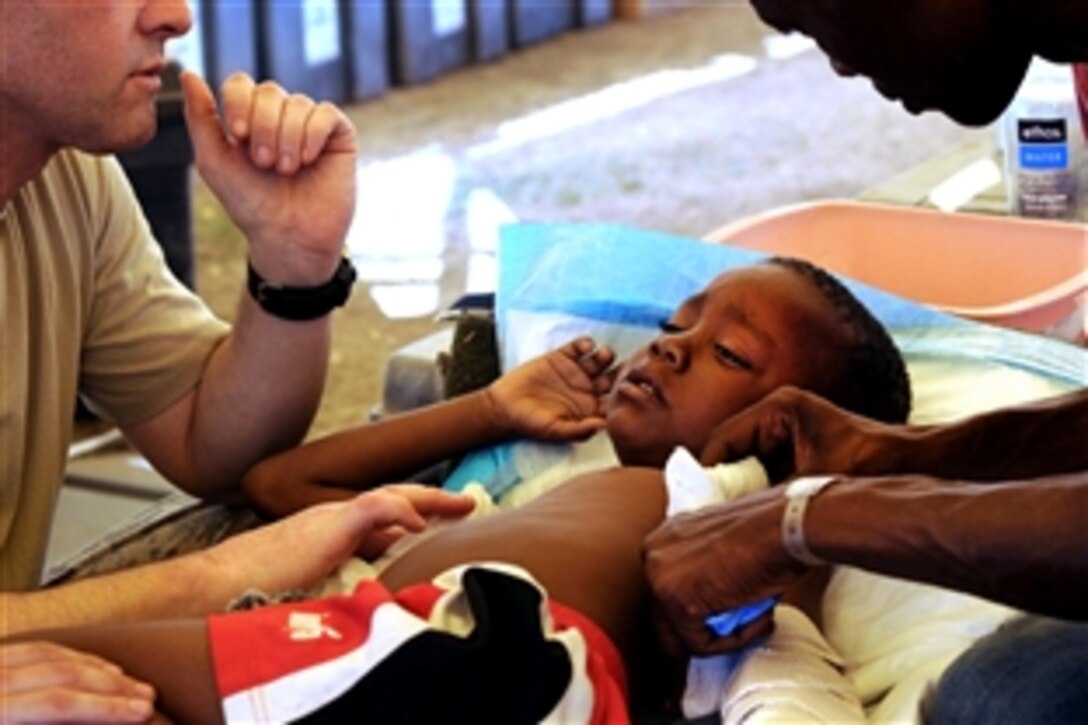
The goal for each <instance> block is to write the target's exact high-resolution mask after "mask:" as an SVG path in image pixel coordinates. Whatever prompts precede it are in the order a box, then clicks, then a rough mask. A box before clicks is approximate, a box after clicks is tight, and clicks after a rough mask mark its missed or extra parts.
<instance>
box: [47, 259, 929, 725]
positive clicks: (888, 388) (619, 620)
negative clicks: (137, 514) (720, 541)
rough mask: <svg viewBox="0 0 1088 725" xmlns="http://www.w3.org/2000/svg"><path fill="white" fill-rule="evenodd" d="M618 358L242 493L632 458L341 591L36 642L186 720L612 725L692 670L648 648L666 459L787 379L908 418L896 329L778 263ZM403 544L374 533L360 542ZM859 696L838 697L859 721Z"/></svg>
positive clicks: (346, 450)
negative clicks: (584, 441) (103, 667)
mask: <svg viewBox="0 0 1088 725" xmlns="http://www.w3.org/2000/svg"><path fill="white" fill-rule="evenodd" d="M611 362H612V361H611V355H610V353H609V352H608V351H606V350H596V349H594V347H593V345H592V343H589V342H586V341H580V342H576V343H572V344H571V345H569V346H567V347H565V348H563V349H562V350H560V351H557V352H554V353H551V354H549V355H547V356H544V357H543V358H540V359H538V360H536V361H533V362H530V363H528V364H527V365H526V366H523V368H519V369H518V370H516V371H514V372H512V373H511V374H510V375H508V376H506V377H505V378H503V379H500V380H499V381H496V382H495V383H493V384H492V385H491V386H489V388H488V389H487V390H485V391H482V392H479V393H473V394H470V395H467V396H464V397H463V398H462V399H455V400H452V401H448V402H446V403H442V404H439V405H437V406H434V407H433V408H430V409H427V410H425V411H420V412H417V413H411V414H407V415H405V416H402V417H398V418H393V419H390V420H388V421H383V422H382V423H379V424H376V425H373V426H366V427H362V428H358V429H354V430H352V431H346V432H344V433H340V434H336V435H334V436H331V437H329V438H327V439H324V440H321V441H316V442H314V443H312V444H308V445H306V446H303V447H302V448H299V449H297V450H295V451H291V452H288V453H286V454H282V455H281V456H278V457H276V458H274V459H272V460H271V461H270V462H269V463H268V464H266V465H264V466H262V467H260V468H258V469H257V471H256V472H255V473H254V474H253V476H252V477H250V479H249V481H247V485H248V488H249V490H250V491H251V492H252V493H254V495H255V496H256V498H257V500H258V501H259V502H261V503H262V504H264V508H265V509H266V510H268V511H271V512H273V513H287V512H289V511H292V510H295V509H297V508H301V507H304V506H307V505H310V504H313V503H318V502H321V501H327V500H329V499H336V498H344V497H347V496H349V495H354V493H355V491H357V490H358V489H366V488H372V487H374V486H375V485H378V484H379V483H380V482H382V481H390V480H397V479H398V478H400V477H404V476H407V475H410V472H411V471H415V470H420V469H421V468H423V467H425V466H426V465H428V464H429V463H431V462H434V461H438V460H442V459H445V458H448V457H449V456H451V455H457V454H459V453H462V452H464V451H465V450H466V449H468V448H471V447H473V446H479V445H485V444H488V443H493V442H496V441H498V440H501V439H504V438H506V437H510V436H515V435H531V436H534V437H538V438H550V439H553V440H555V439H558V440H563V439H571V438H576V437H582V436H585V435H588V434H589V433H592V432H593V431H594V430H596V429H597V428H599V427H601V426H602V425H603V426H605V427H606V429H607V431H608V435H609V437H610V439H611V441H612V444H613V446H614V447H615V450H616V453H617V455H618V457H619V460H620V462H621V464H622V466H621V467H617V468H613V469H610V470H604V471H599V472H595V473H589V474H585V475H582V476H579V477H577V478H575V479H573V480H571V481H569V482H568V483H566V484H564V485H562V486H559V487H557V488H555V489H554V490H552V491H550V492H548V493H547V494H545V495H542V496H540V497H539V498H537V499H535V500H533V501H531V502H529V503H528V504H526V505H524V506H522V507H520V508H517V509H513V510H509V511H501V512H498V513H496V514H494V515H491V516H487V517H482V518H474V519H470V520H467V521H464V522H461V523H459V524H456V525H453V526H450V527H447V528H445V529H444V530H442V531H440V532H438V533H436V534H434V535H433V536H431V537H429V538H426V539H425V540H424V541H422V542H421V543H419V544H418V545H416V546H414V547H413V548H411V549H409V550H408V551H406V552H405V553H404V554H403V555H402V556H400V557H399V558H397V559H396V560H395V561H394V562H393V563H392V564H390V565H389V566H388V567H386V568H385V569H384V570H383V571H382V572H381V575H380V577H379V578H378V579H377V580H373V581H363V582H361V583H360V584H359V586H358V587H357V588H356V590H355V591H354V592H353V593H351V594H349V595H341V596H334V597H326V598H321V599H317V600H312V601H306V602H291V603H285V604H279V605H273V606H269V607H265V608H262V609H257V610H252V611H244V612H235V613H228V614H223V615H217V616H213V617H210V618H208V619H201V620H190V621H171V622H147V623H139V624H121V625H115V626H110V627H96V628H85V629H71V630H64V631H55V632H49V633H47V635H46V636H47V638H48V639H52V640H54V641H56V642H58V643H61V644H65V645H68V646H71V647H75V648H77V649H82V650H85V651H89V652H92V653H96V654H100V655H103V656H105V657H106V658H108V659H110V660H112V661H114V662H116V663H118V664H119V665H120V666H122V667H123V668H124V669H125V670H126V671H127V672H129V673H130V674H132V675H133V676H135V677H138V678H141V679H143V680H144V681H146V682H150V683H152V684H153V685H154V686H155V687H156V688H157V691H158V696H159V699H158V704H159V706H160V708H161V709H162V711H163V712H164V713H165V714H167V715H168V716H170V717H173V718H175V719H177V720H180V721H185V722H201V723H204V722H217V721H224V720H227V721H252V720H254V719H258V720H315V721H316V720H327V721H329V722H336V721H339V720H341V719H342V718H343V717H345V716H346V715H348V714H350V715H351V717H352V718H355V719H360V720H365V719H366V718H374V719H376V720H377V721H380V722H386V721H390V720H393V721H397V720H400V721H406V722H407V721H412V722H431V721H442V720H446V721H451V722H452V721H471V722H476V721H488V720H493V721H499V722H522V721H524V722H533V721H539V720H553V721H562V722H576V721H586V722H589V721H595V722H616V721H624V720H627V719H628V713H629V712H630V711H631V709H632V708H634V709H635V710H636V711H639V710H642V709H645V708H651V709H657V710H659V709H660V707H661V703H662V702H664V701H665V700H667V699H669V698H670V697H672V696H674V695H675V692H676V691H677V690H678V687H679V686H680V685H681V684H682V676H683V671H682V668H677V667H675V666H674V665H675V663H672V662H670V661H669V659H668V658H666V657H664V656H663V654H662V652H661V651H659V649H658V648H657V646H656V644H655V641H656V638H655V637H654V629H653V627H654V624H653V621H652V618H651V612H650V602H649V598H648V592H647V588H646V585H645V583H644V580H643V575H642V562H641V544H642V540H643V538H644V537H645V536H646V535H647V534H648V533H649V532H650V531H652V530H653V529H654V528H655V527H656V526H657V525H658V524H659V523H660V522H661V520H662V518H663V517H664V515H665V512H666V506H667V503H668V494H667V491H666V486H665V483H664V476H663V473H662V468H663V466H664V465H665V463H666V460H667V458H668V457H669V455H670V454H671V453H672V452H673V450H674V449H675V448H676V447H677V446H683V447H685V448H687V449H688V450H692V451H699V450H701V449H702V446H703V444H704V443H705V442H706V440H707V438H708V437H709V435H710V433H711V431H712V430H713V428H714V427H715V426H716V425H717V424H718V423H719V422H721V421H722V420H724V419H725V418H727V417H729V416H731V415H733V414H735V413H737V412H739V411H740V410H742V409H744V408H745V407H747V406H748V405H751V404H752V403H753V402H755V401H756V400H758V399H760V398H761V397H763V396H764V395H766V394H767V393H769V392H771V391H772V390H775V389H776V388H778V387H780V386H782V385H794V386H797V387H802V388H806V389H810V390H813V391H814V392H817V393H819V394H821V395H823V396H824V397H826V398H828V399H830V400H832V401H834V402H836V403H837V404H838V405H840V406H842V407H846V408H849V409H852V410H854V411H855V412H858V413H861V414H865V415H870V416H872V417H877V418H880V419H882V420H885V421H890V422H901V421H903V420H905V419H906V417H907V413H908V408H909V399H910V391H909V382H908V380H907V376H906V372H905V368H904V365H903V362H902V360H901V358H900V357H899V354H898V351H897V350H896V349H895V347H894V345H893V343H892V342H891V340H890V338H889V337H888V335H887V334H886V332H885V331H884V330H883V328H881V326H880V325H879V323H877V322H876V321H875V320H874V319H873V318H872V317H871V315H869V313H868V312H867V311H866V310H865V309H864V308H863V307H862V306H861V305H860V304H859V303H858V302H857V301H856V300H855V299H854V298H853V297H852V296H851V295H850V294H849V293H848V292H847V291H846V290H845V289H844V288H843V287H842V286H841V285H840V284H838V283H837V282H836V281H835V280H834V279H833V278H831V277H830V276H828V275H826V274H825V273H824V272H822V271H821V270H819V269H817V268H815V267H813V266H812V265H809V264H807V263H804V262H800V261H796V260H785V259H774V260H770V261H768V262H765V263H761V264H757V265H753V266H750V267H745V268H742V269H738V270H734V271H731V272H728V273H726V274H723V275H721V276H720V277H718V278H717V279H715V280H714V281H713V282H712V283H711V284H710V285H709V286H708V287H707V288H706V289H705V290H704V291H703V292H701V293H700V294H697V295H695V296H694V297H692V298H690V299H689V300H687V301H686V302H684V303H683V304H682V305H681V306H680V307H679V308H678V309H677V310H676V312H675V314H674V315H673V316H672V317H671V319H670V320H669V321H668V323H666V324H665V325H664V326H663V331H662V334H661V335H659V336H658V337H657V338H656V339H654V340H653V341H652V342H650V343H649V344H648V345H647V346H646V347H645V348H643V349H642V350H640V351H638V352H637V353H636V354H634V355H633V356H632V357H631V358H630V359H628V360H627V361H626V362H625V363H624V364H623V365H621V366H620V368H619V370H618V371H612V370H611ZM613 379H614V383H613ZM606 391H609V392H608V393H607V396H606V398H605V400H604V402H603V403H602V402H601V400H600V397H601V395H602V394H603V393H605V392H606ZM405 460H407V462H405ZM287 471H291V472H292V473H301V478H302V480H303V482H302V483H289V480H290V479H289V477H288V476H287V474H286V472H287ZM393 490H394V491H395V490H396V489H395V488H394V489H393ZM386 533H387V534H389V535H388V536H386V535H383V534H386ZM397 533H398V532H397V531H391V532H377V534H378V535H377V536H375V537H372V542H371V543H372V544H374V546H373V547H372V548H371V549H370V550H369V551H368V552H366V553H368V554H370V555H376V554H379V553H380V552H381V550H383V549H384V547H385V546H386V545H387V544H388V543H389V541H390V540H391V538H393V537H395V536H396V534H397ZM780 609H781V611H780V612H779V613H778V614H777V615H776V616H777V617H778V618H779V619H780V620H782V626H781V629H780V631H779V632H778V633H777V634H775V635H772V638H771V640H770V642H769V644H770V645H774V644H775V642H776V641H785V640H788V639H789V638H790V637H793V638H795V639H796V640H797V641H803V642H805V643H809V642H817V644H812V645H811V646H810V645H809V644H804V645H803V648H807V650H806V651H807V653H808V654H809V655H810V656H811V657H813V658H814V659H815V661H816V662H817V666H818V667H819V666H822V667H824V668H827V667H828V665H827V664H826V662H825V660H826V658H829V657H830V656H831V655H830V654H828V653H826V652H824V651H823V650H822V649H820V647H819V644H818V640H819V638H818V636H815V633H814V632H810V630H811V629H812V625H811V624H810V623H808V622H807V621H806V620H805V619H804V618H803V617H802V616H801V615H800V614H799V613H798V612H797V611H796V610H793V609H786V608H780ZM768 629H769V621H768ZM810 635H812V636H810ZM27 638H29V637H27ZM34 638H37V639H41V638H42V635H40V634H39V635H37V636H35V637H34ZM763 649H764V650H765V651H771V650H773V649H774V647H773V646H769V647H766V648H763ZM848 695H849V693H846V694H845V695H844V694H843V693H841V692H839V691H838V690H835V691H834V693H833V699H835V700H836V701H840V700H843V698H844V697H846V698H847V700H846V708H847V710H846V712H849V713H850V714H851V715H857V716H858V717H859V718H860V707H859V706H858V705H857V703H856V702H849V701H848Z"/></svg>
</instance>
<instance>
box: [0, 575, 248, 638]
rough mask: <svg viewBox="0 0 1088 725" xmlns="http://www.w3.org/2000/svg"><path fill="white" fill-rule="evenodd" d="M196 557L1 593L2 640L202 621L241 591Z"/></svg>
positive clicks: (222, 607)
mask: <svg viewBox="0 0 1088 725" xmlns="http://www.w3.org/2000/svg"><path fill="white" fill-rule="evenodd" d="M209 567H210V564H209V563H208V562H207V561H205V560H204V559H203V558H202V557H201V556H199V555H191V556H185V557H180V558H178V559H173V560H170V561H168V562H163V563H157V564H149V565H147V566H142V567H137V568H135V569H128V570H125V571H121V572H117V573H114V574H107V575H103V576H100V577H94V578H89V579H84V580H80V581H77V582H73V583H71V584H64V585H60V586H57V587H54V588H51V589H42V590H38V591H33V592H26V593H8V592H5V593H0V637H6V636H9V635H12V634H17V633H20V632H28V631H34V630H41V629H51V628H55V627H70V626H82V625H94V624H101V623H104V622H128V621H133V620H139V619H151V618H168V617H182V616H202V615H205V614H208V613H211V612H214V611H222V610H223V609H224V608H225V607H226V605H227V604H228V603H229V602H230V600H231V599H233V598H234V597H236V596H237V595H238V594H239V593H240V592H239V591H236V586H235V585H234V584H233V583H228V580H226V579H224V578H217V577H214V576H209Z"/></svg>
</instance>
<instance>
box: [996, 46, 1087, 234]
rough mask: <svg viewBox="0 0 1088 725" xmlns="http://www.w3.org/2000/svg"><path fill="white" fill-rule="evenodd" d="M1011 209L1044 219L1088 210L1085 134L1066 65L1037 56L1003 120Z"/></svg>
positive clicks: (1073, 215)
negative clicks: (1049, 61)
mask: <svg viewBox="0 0 1088 725" xmlns="http://www.w3.org/2000/svg"><path fill="white" fill-rule="evenodd" d="M1002 130H1003V134H1004V144H1003V146H1004V150H1005V174H1006V179H1007V189H1008V195H1009V206H1010V210H1011V211H1012V212H1013V213H1014V214H1019V215H1021V216H1026V217H1040V218H1045V219H1064V220H1078V219H1082V218H1084V216H1085V215H1086V214H1088V173H1086V172H1088V169H1086V154H1085V141H1084V132H1083V130H1082V129H1081V121H1080V115H1079V111H1078V108H1077V98H1076V91H1075V89H1074V85H1073V74H1072V72H1071V70H1070V68H1069V67H1068V66H1062V65H1056V64H1053V63H1048V62H1046V61H1044V60H1041V59H1038V58H1036V59H1035V60H1034V61H1033V62H1032V65H1031V68H1030V70H1029V71H1028V74H1027V78H1026V79H1025V80H1024V84H1023V86H1022V87H1021V88H1020V91H1019V92H1018V93H1017V95H1016V98H1015V99H1013V102H1012V103H1011V104H1010V105H1009V108H1008V110H1006V111H1005V114H1004V116H1003V118H1002Z"/></svg>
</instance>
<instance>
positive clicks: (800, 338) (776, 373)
mask: <svg viewBox="0 0 1088 725" xmlns="http://www.w3.org/2000/svg"><path fill="white" fill-rule="evenodd" d="M841 335H842V333H841V332H840V331H839V330H838V328H837V326H836V323H835V319H834V315H833V310H832V309H831V305H830V303H828V302H827V301H826V300H825V299H824V298H823V296H822V295H821V294H820V292H819V291H818V290H817V289H816V288H815V287H814V286H813V285H812V283H811V282H809V281H808V280H806V279H804V278H803V277H801V276H800V275H799V274H797V273H796V272H793V271H791V270H789V269H786V268H783V267H778V266H774V265H769V264H761V265H754V266H752V267H745V268H743V269H739V270H735V271H732V272H728V273H726V274H723V275H721V276H719V277H718V278H717V279H715V280H714V281H713V282H711V283H710V285H709V286H708V287H707V288H706V289H705V290H704V291H703V292H702V293H700V294H697V295H695V296H694V297H692V298H691V299H689V300H687V301H686V302H684V303H683V304H682V305H680V307H679V308H678V309H677V310H676V312H675V313H674V314H673V316H672V318H671V319H670V320H669V321H668V323H667V324H666V325H665V327H664V330H663V332H662V334H661V335H659V336H658V337H657V338H655V339H654V340H653V341H652V342H651V343H650V344H649V345H647V346H646V347H644V348H642V349H641V350H639V351H638V352H636V353H635V354H634V355H632V356H631V357H630V358H629V359H628V360H627V361H626V362H624V364H623V366H622V368H621V369H620V372H619V375H618V376H617V379H616V384H615V385H614V386H613V388H612V392H611V393H610V395H609V399H608V412H607V418H608V432H609V435H610V436H611V438H612V442H613V445H614V446H615V448H616V452H617V453H618V454H619V458H620V460H621V461H622V462H623V463H625V464H627V465H651V466H661V465H663V464H664V462H665V460H666V459H667V458H668V456H669V454H670V453H671V452H672V449H673V448H674V447H675V446H677V445H683V446H685V447H687V448H688V449H689V450H691V451H692V452H693V453H694V454H695V455H696V456H698V454H699V452H700V451H701V450H702V448H703V445H704V444H705V443H706V441H707V439H708V437H709V435H710V433H711V431H712V430H713V429H714V427H715V426H716V425H717V424H719V423H720V422H722V421H723V420H725V419H726V418H729V417H730V416H732V415H734V414H736V413H738V412H740V411H741V410H743V409H744V408H746V407H748V406H749V405H751V404H752V403H754V402H756V401H757V400H759V399H760V398H762V397H763V396H764V395H766V394H767V393H770V392H771V391H773V390H775V389H776V388H778V387H780V386H782V385H794V386H797V387H803V388H808V389H811V390H814V391H816V392H824V391H823V388H825V387H827V385H828V383H827V382H826V381H830V380H832V379H834V373H835V371H836V370H837V367H836V366H837V365H838V363H837V362H836V355H835V350H836V348H837V347H838V341H839V340H840V339H841Z"/></svg>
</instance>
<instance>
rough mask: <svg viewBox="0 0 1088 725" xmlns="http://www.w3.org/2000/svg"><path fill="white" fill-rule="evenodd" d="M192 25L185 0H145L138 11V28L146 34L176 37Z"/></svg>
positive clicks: (191, 16) (191, 18)
mask: <svg viewBox="0 0 1088 725" xmlns="http://www.w3.org/2000/svg"><path fill="white" fill-rule="evenodd" d="M192 27H193V13H192V11H190V9H189V3H188V2H186V0H147V2H146V3H145V5H144V9H143V11H142V12H141V13H140V30H141V31H142V32H143V33H144V34H146V35H157V36H161V37H162V38H164V39H165V38H176V37H179V36H182V35H185V34H186V33H188V32H189V30H190V29H191V28H192Z"/></svg>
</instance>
